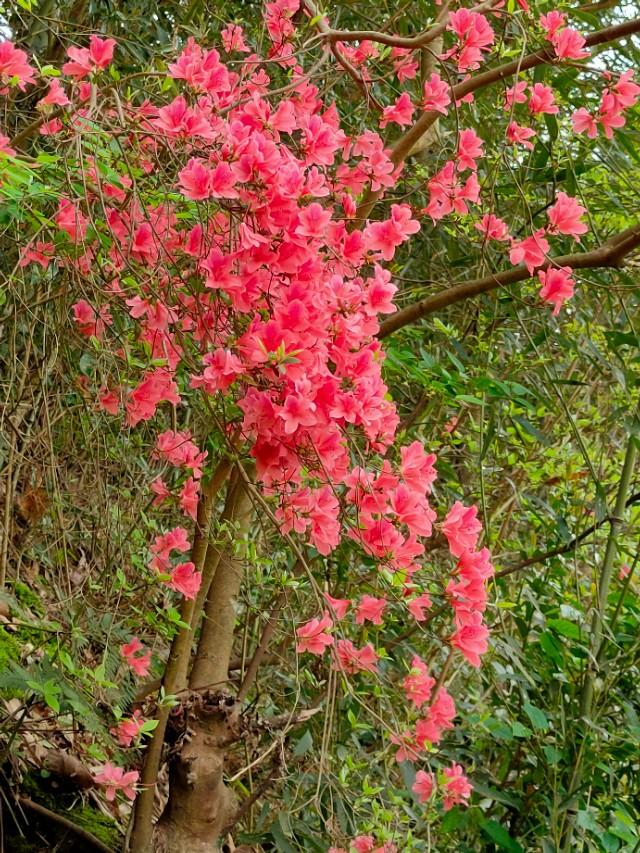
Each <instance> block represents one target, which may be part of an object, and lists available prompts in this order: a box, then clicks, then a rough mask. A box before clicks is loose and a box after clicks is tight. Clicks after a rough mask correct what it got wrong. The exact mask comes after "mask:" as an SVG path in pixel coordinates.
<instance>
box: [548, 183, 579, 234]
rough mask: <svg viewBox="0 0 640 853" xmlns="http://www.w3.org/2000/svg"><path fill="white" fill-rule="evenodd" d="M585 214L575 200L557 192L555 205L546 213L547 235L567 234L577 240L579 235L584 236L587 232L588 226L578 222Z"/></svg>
mask: <svg viewBox="0 0 640 853" xmlns="http://www.w3.org/2000/svg"><path fill="white" fill-rule="evenodd" d="M586 212H587V211H586V209H585V208H584V207H582V205H580V204H578V201H577V199H575V198H571V196H568V195H567V194H566V193H564V192H562V191H561V192H559V193H558V197H557V200H556V203H555V204H554V205H553V206H552V207H550V208H549V211H548V217H549V225H550V228H549V233H550V234H568V235H570V236H571V237H575V238H576V239H578V238H579V236H580V234H586V232H587V231H588V230H589V228H588V226H587V225H585V223H584V222H581V221H580V217H581V216H583V214H585V213H586Z"/></svg>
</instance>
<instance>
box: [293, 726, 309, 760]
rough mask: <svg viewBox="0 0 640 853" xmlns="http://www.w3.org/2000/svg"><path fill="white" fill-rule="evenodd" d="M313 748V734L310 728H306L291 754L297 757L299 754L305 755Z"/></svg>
mask: <svg viewBox="0 0 640 853" xmlns="http://www.w3.org/2000/svg"><path fill="white" fill-rule="evenodd" d="M312 749H313V735H312V734H311V731H310V729H307V730H306V732H305V733H304V734H303V735H302V737H301V738H300V739H299V740H298V742H297V743H296V745H295V747H294V750H293V755H294V757H295V758H299V757H300V756H301V755H306V753H307V752H310V751H311V750H312Z"/></svg>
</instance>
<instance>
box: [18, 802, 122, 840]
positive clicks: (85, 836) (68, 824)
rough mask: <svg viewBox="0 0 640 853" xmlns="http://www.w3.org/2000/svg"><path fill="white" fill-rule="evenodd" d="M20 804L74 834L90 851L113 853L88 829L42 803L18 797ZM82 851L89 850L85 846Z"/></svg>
mask: <svg viewBox="0 0 640 853" xmlns="http://www.w3.org/2000/svg"><path fill="white" fill-rule="evenodd" d="M18 803H19V804H20V805H21V806H22V808H23V809H27V810H28V811H31V812H34V813H35V814H37V815H40V817H43V818H46V820H48V821H51V823H55V824H57V825H58V826H61V827H63V828H64V829H66V830H67V831H68V832H72V833H73V834H74V835H75V836H76V838H78V840H79V841H82V842H84V845H88V846H89V848H90V849H92V850H99V851H101V853H113V850H112V849H111V848H110V847H107V845H106V844H103V842H102V841H100V839H99V838H96V836H95V835H94V834H93V833H92V832H89V831H88V830H87V829H83V827H81V826H78V824H77V823H74V822H73V821H72V820H69V819H68V818H66V817H63V815H61V814H58V813H57V812H52V811H51V809H48V808H46V806H41V805H40V803H34V802H33V800H30V799H29V798H28V797H18ZM82 849H83V850H85V849H87V848H86V847H85V846H83V848H82Z"/></svg>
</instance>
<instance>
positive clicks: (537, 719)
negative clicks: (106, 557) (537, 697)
mask: <svg viewBox="0 0 640 853" xmlns="http://www.w3.org/2000/svg"><path fill="white" fill-rule="evenodd" d="M522 709H523V711H524V712H525V714H526V715H527V717H529V719H530V720H531V725H532V726H533V728H534V729H538V731H543V732H546V731H547V729H548V728H549V720H547V715H546V714H545V712H544V711H542V710H541V709H540V708H536V706H535V705H532V704H531V702H525V703H524V704H523V706H522Z"/></svg>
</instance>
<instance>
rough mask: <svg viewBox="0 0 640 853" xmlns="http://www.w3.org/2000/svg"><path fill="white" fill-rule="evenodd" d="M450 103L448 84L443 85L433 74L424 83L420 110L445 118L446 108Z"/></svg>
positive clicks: (442, 81)
mask: <svg viewBox="0 0 640 853" xmlns="http://www.w3.org/2000/svg"><path fill="white" fill-rule="evenodd" d="M450 103H451V95H450V89H449V84H448V83H445V82H444V80H443V79H442V78H441V77H440V75H439V74H436V73H435V72H434V73H433V74H432V75H431V77H429V79H428V80H426V81H425V84H424V86H423V97H422V109H423V110H425V112H431V111H434V112H437V113H442V115H444V116H446V114H447V107H448V106H449V104H450Z"/></svg>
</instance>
